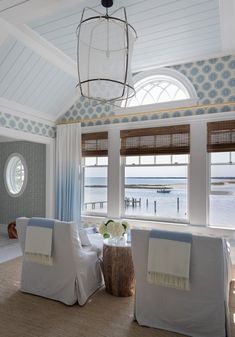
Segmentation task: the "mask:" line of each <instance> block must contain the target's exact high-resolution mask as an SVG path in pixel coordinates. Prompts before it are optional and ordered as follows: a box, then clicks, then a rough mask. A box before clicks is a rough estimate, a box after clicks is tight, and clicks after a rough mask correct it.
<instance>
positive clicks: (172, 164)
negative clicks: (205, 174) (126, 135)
mask: <svg viewBox="0 0 235 337" xmlns="http://www.w3.org/2000/svg"><path fill="white" fill-rule="evenodd" d="M153 156H154V164H141V160H140V157H142V156H138V157H139V165H136V164H132V165H129V164H128V165H126V164H125V160H126V157H125V156H122V157H121V182H122V184H121V217H122V218H126V219H134V220H138V219H140V220H146V221H159V222H164V223H167V222H168V223H169V222H171V223H175V224H180V223H181V224H189V217H190V216H189V190H190V188H189V186H190V179H189V167H190V153H189V154H188V162H187V163H180V164H177V163H173V162H172V157H173V156H174V155H169V156H170V157H171V163H170V164H156V157H157V155H153ZM156 166H158V167H166V166H169V167H172V166H187V172H188V177H187V197H186V203H187V218H186V219H176V218H164V217H157V216H148V217H146V216H141V215H129V214H125V203H124V197H125V167H156Z"/></svg>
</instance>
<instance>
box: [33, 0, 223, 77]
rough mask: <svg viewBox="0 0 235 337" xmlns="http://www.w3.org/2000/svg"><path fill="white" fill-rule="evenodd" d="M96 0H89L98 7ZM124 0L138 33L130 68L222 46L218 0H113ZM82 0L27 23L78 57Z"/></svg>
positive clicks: (189, 55)
mask: <svg viewBox="0 0 235 337" xmlns="http://www.w3.org/2000/svg"><path fill="white" fill-rule="evenodd" d="M99 3H100V2H99V1H97V0H94V1H92V2H91V4H93V6H96V9H98V10H101V11H103V10H102V7H101V6H100V5H98V6H97V4H99ZM121 6H125V7H126V10H127V15H128V21H129V22H130V24H132V25H133V26H134V28H135V29H136V31H137V33H138V40H137V43H136V45H135V49H134V55H133V62H132V69H133V71H134V72H135V71H139V70H141V69H143V68H148V67H152V66H159V65H161V64H166V63H172V62H174V61H175V60H178V59H179V58H181V59H186V58H192V59H193V58H195V56H198V55H203V54H210V53H216V52H220V51H221V49H222V44H221V35H220V12H219V0H158V1H156V0H145V1H144V0H139V1H138V0H119V1H115V0H114V6H113V9H116V8H119V7H121ZM82 9H83V5H80V6H76V7H74V8H72V9H71V10H69V11H67V12H60V13H57V14H56V15H52V16H49V17H47V18H43V19H42V20H38V21H34V22H31V23H29V25H30V27H31V28H32V29H34V30H35V31H36V32H37V33H38V34H40V35H41V36H42V37H43V38H45V39H47V40H48V41H49V42H50V43H52V44H54V45H55V46H56V47H57V48H59V49H60V50H62V51H63V52H64V53H65V54H67V55H68V56H69V57H71V58H72V59H73V60H76V34H75V32H76V28H77V25H78V23H79V20H80V17H81V12H82Z"/></svg>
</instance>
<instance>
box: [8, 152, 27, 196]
mask: <svg viewBox="0 0 235 337" xmlns="http://www.w3.org/2000/svg"><path fill="white" fill-rule="evenodd" d="M4 181H5V186H6V189H7V192H8V194H9V195H10V196H13V197H18V196H20V195H21V194H22V193H23V192H24V190H25V187H26V184H27V165H26V162H25V160H24V158H23V156H22V155H20V154H19V153H13V154H11V155H10V156H9V157H8V159H7V161H6V164H5V170H4Z"/></svg>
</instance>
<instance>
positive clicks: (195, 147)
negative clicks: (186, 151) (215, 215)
mask: <svg viewBox="0 0 235 337" xmlns="http://www.w3.org/2000/svg"><path fill="white" fill-rule="evenodd" d="M208 198H209V164H208V154H207V125H206V123H205V122H204V121H202V122H197V123H193V124H191V127H190V163H189V221H190V224H191V225H200V226H203V225H204V226H206V225H207V224H208Z"/></svg>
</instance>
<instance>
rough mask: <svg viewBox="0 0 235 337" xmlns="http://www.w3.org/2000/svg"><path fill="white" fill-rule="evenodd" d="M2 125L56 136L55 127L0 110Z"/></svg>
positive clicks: (41, 134) (0, 123)
mask: <svg viewBox="0 0 235 337" xmlns="http://www.w3.org/2000/svg"><path fill="white" fill-rule="evenodd" d="M0 126H2V127H5V128H9V129H15V130H20V131H24V132H28V133H33V134H36V135H40V136H44V137H50V138H54V137H55V127H53V126H50V125H47V124H44V123H40V122H35V121H32V120H30V119H26V118H22V117H18V116H14V115H11V114H9V113H3V112H1V111H0Z"/></svg>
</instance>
